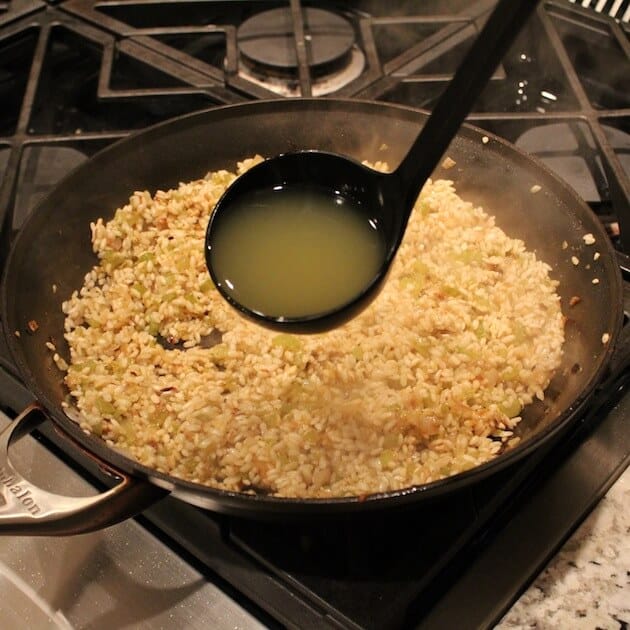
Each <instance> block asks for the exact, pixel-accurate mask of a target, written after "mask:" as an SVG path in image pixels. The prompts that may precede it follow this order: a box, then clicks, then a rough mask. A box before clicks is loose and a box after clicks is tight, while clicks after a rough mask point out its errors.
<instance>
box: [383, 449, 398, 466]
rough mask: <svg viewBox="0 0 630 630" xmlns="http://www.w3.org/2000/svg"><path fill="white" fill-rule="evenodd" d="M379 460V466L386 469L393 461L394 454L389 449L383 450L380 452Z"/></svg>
mask: <svg viewBox="0 0 630 630" xmlns="http://www.w3.org/2000/svg"><path fill="white" fill-rule="evenodd" d="M379 459H380V461H381V466H382V467H383V468H388V467H389V466H391V464H392V463H393V461H394V452H393V451H392V450H391V449H384V450H383V451H381V454H380V455H379Z"/></svg>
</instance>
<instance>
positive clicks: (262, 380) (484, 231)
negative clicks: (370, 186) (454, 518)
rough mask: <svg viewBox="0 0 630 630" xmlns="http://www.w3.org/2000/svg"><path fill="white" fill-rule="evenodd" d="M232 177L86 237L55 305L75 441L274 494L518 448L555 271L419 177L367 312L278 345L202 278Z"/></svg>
mask: <svg viewBox="0 0 630 630" xmlns="http://www.w3.org/2000/svg"><path fill="white" fill-rule="evenodd" d="M258 159H260V158H254V159H249V160H245V161H244V162H243V163H240V164H239V165H238V170H237V172H242V171H243V170H245V169H247V168H248V167H249V166H251V164H253V163H254V162H255V161H257V160H258ZM235 177H236V174H235V173H230V172H227V171H218V172H213V173H209V174H208V175H207V176H206V177H205V178H204V179H201V180H198V181H193V182H188V183H183V184H181V185H180V186H179V187H178V188H177V189H174V190H169V191H158V192H157V193H155V195H154V196H151V195H150V194H149V193H148V192H136V193H134V194H133V195H132V197H131V198H130V200H129V203H128V204H126V205H125V206H123V207H121V208H119V209H118V210H117V211H116V213H115V216H114V218H113V219H112V220H110V221H108V222H105V221H103V220H98V221H97V222H96V223H95V224H93V225H92V241H93V247H94V251H95V252H96V254H97V255H98V258H99V263H98V265H97V266H95V267H94V268H93V269H92V270H91V271H90V272H89V273H88V274H87V275H86V277H85V282H84V285H83V287H82V288H81V289H80V290H79V291H76V292H75V293H74V294H73V295H72V297H71V298H70V299H69V300H68V301H67V302H65V303H64V306H63V308H64V313H65V315H66V321H65V336H66V339H67V341H68V344H69V347H70V361H69V365H68V369H67V372H66V375H65V382H66V384H67V386H68V388H69V390H70V394H71V399H72V402H71V403H70V404H72V405H73V406H76V407H77V408H78V410H79V411H80V415H81V426H82V428H83V429H84V430H86V431H88V432H90V433H93V434H96V435H98V436H101V437H102V438H103V439H104V440H105V441H106V442H107V444H108V445H110V446H111V447H113V448H115V449H118V450H120V451H122V452H124V453H125V454H127V455H128V456H130V457H132V458H135V459H136V460H138V461H139V462H141V463H143V464H145V465H146V466H149V467H151V468H155V469H158V470H160V471H162V472H164V473H168V474H170V475H173V476H175V477H180V478H182V479H186V480H189V481H193V482H197V483H201V484H205V485H208V486H212V487H215V488H221V489H226V490H232V491H239V492H249V493H254V492H256V493H266V494H272V495H276V496H285V497H323V498H326V497H341V496H352V495H364V494H369V493H374V492H382V491H390V490H395V489H400V488H404V487H408V486H412V485H415V484H425V483H427V482H430V481H433V480H436V479H439V478H442V477H446V476H449V475H453V474H456V473H458V472H461V471H464V470H466V469H469V468H471V467H474V466H477V465H479V464H481V463H483V462H486V461H488V460H490V459H491V458H493V457H494V456H496V454H497V453H498V452H499V451H500V450H501V449H503V448H506V447H509V446H511V445H513V444H514V442H515V441H516V440H517V438H515V437H514V436H513V429H514V427H515V426H516V424H517V423H518V422H519V420H520V414H521V411H522V409H523V407H524V406H525V405H528V404H529V403H531V402H532V401H533V400H534V398H539V399H543V397H544V390H545V388H546V387H547V385H548V384H549V381H550V379H551V377H552V375H553V373H554V370H555V369H556V368H557V367H558V365H559V364H560V359H561V353H562V344H563V340H564V331H563V316H562V312H561V308H560V299H559V297H558V295H557V293H556V287H557V283H556V282H555V281H554V280H552V279H551V278H550V276H549V271H550V268H549V267H548V265H546V264H545V263H544V262H541V261H539V260H537V259H536V256H535V255H534V253H532V252H529V251H527V250H526V248H525V245H524V243H523V242H522V241H519V240H515V239H513V238H509V237H508V236H507V235H506V234H505V233H504V232H503V231H502V230H501V229H499V228H498V227H497V226H496V225H495V223H494V220H493V218H492V217H491V216H489V215H488V214H486V213H485V212H484V211H483V210H482V209H481V208H478V207H473V206H472V205H471V204H470V203H468V202H466V201H463V200H462V199H461V198H460V197H459V196H458V195H457V194H456V191H455V189H454V186H453V184H452V182H449V181H444V180H439V181H429V182H427V184H426V185H425V187H424V189H423V190H422V193H421V195H420V197H419V199H418V201H417V203H416V206H415V209H414V212H413V214H412V217H411V219H410V222H409V226H408V229H407V233H406V235H405V239H404V241H403V244H402V246H401V248H400V250H399V253H398V255H397V258H396V260H395V262H394V265H393V268H392V272H391V275H390V277H389V279H388V282H387V283H386V286H385V288H384V289H383V291H382V293H381V294H380V295H379V297H378V298H377V299H376V300H375V302H374V303H373V304H372V305H371V306H370V307H369V308H368V309H366V310H365V311H364V312H363V313H362V314H361V315H359V316H358V317H356V318H355V319H354V320H352V321H350V322H349V323H347V324H346V325H344V326H343V327H341V328H338V329H336V330H333V331H331V332H329V333H325V334H321V335H311V336H298V335H289V334H278V333H277V332H271V331H268V330H266V329H264V328H261V327H258V326H257V325H255V324H253V323H251V322H249V321H247V320H245V319H243V318H241V317H240V316H239V315H238V314H237V313H236V311H234V310H233V309H232V308H231V307H230V306H229V305H228V304H227V303H226V302H225V301H224V300H223V299H222V298H221V297H220V295H219V294H218V292H217V291H216V289H215V287H214V285H213V283H212V281H211V280H210V278H209V275H208V272H207V269H206V266H205V259H204V237H205V229H206V225H207V222H208V218H209V214H210V212H211V210H212V208H213V205H214V204H215V203H216V201H217V200H218V198H219V197H220V195H221V194H222V193H223V191H224V190H225V188H226V186H228V185H229V183H230V182H231V181H232V180H233V179H234V178H235Z"/></svg>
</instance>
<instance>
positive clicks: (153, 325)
mask: <svg viewBox="0 0 630 630" xmlns="http://www.w3.org/2000/svg"><path fill="white" fill-rule="evenodd" d="M159 331H160V324H159V323H158V322H156V321H153V320H151V321H150V322H149V326H148V327H147V332H148V333H149V334H150V335H152V336H153V337H155V336H156V335H157V334H158V332H159Z"/></svg>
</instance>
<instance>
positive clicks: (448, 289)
mask: <svg viewBox="0 0 630 630" xmlns="http://www.w3.org/2000/svg"><path fill="white" fill-rule="evenodd" d="M442 292H443V293H444V294H446V295H448V296H449V297H461V296H462V295H463V294H462V292H461V291H460V290H459V289H458V288H457V287H454V286H451V285H450V284H445V285H443V286H442Z"/></svg>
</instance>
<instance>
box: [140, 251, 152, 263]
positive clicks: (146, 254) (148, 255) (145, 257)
mask: <svg viewBox="0 0 630 630" xmlns="http://www.w3.org/2000/svg"><path fill="white" fill-rule="evenodd" d="M149 260H155V254H154V253H153V252H144V254H140V256H139V257H138V262H148V261H149Z"/></svg>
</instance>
